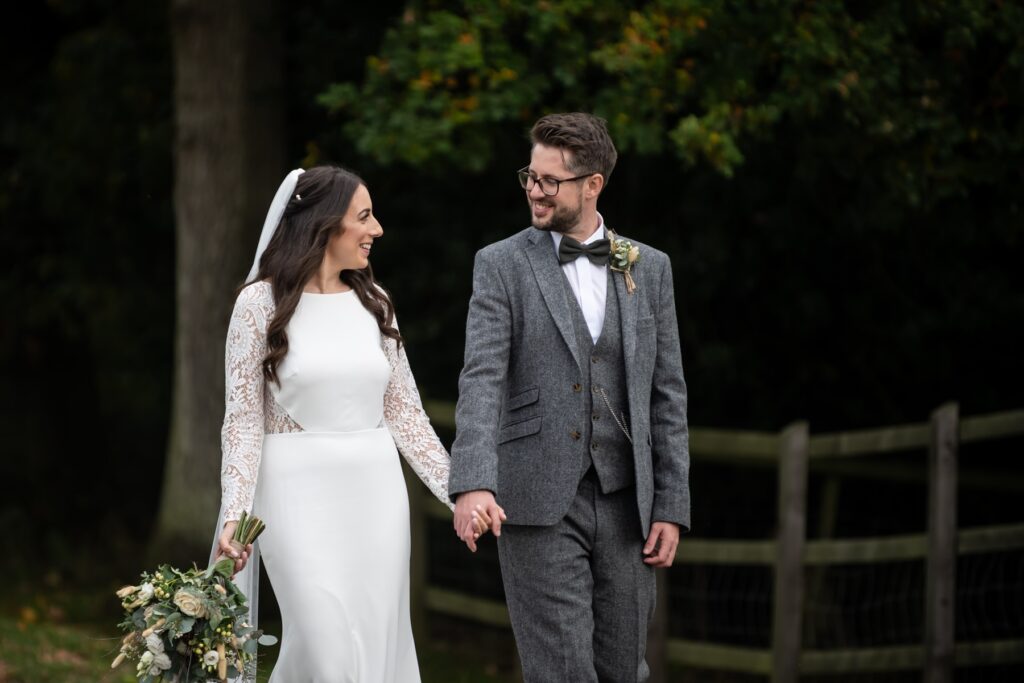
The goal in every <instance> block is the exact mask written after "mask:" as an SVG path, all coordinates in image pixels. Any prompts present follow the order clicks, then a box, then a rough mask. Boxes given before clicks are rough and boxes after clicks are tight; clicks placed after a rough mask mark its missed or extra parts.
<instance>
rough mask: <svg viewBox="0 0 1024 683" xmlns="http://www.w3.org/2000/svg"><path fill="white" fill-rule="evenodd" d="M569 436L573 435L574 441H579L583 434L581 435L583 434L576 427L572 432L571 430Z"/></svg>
mask: <svg viewBox="0 0 1024 683" xmlns="http://www.w3.org/2000/svg"><path fill="white" fill-rule="evenodd" d="M569 436H571V437H572V440H573V441H578V440H579V438H580V436H582V435H581V434H580V433H579V432H578V431H576V430H575V429H574V430H572V431H571V432H569Z"/></svg>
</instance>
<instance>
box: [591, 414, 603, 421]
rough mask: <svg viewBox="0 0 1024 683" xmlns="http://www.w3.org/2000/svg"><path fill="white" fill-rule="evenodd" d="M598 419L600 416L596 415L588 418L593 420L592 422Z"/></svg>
mask: <svg viewBox="0 0 1024 683" xmlns="http://www.w3.org/2000/svg"><path fill="white" fill-rule="evenodd" d="M599 417H601V416H600V415H598V414H597V413H594V414H593V415H591V416H590V419H591V420H593V421H594V422H597V419H598V418H599Z"/></svg>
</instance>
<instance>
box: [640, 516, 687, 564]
mask: <svg viewBox="0 0 1024 683" xmlns="http://www.w3.org/2000/svg"><path fill="white" fill-rule="evenodd" d="M678 545H679V525H678V524H673V523H672V522H654V523H653V524H651V533H650V535H649V536H648V537H647V543H645V544H644V564H649V565H651V566H653V567H671V566H672V561H673V560H674V559H676V546H678Z"/></svg>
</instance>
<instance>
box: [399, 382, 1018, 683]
mask: <svg viewBox="0 0 1024 683" xmlns="http://www.w3.org/2000/svg"><path fill="white" fill-rule="evenodd" d="M426 408H427V412H428V413H429V414H430V415H431V419H432V420H433V421H434V424H435V425H437V426H442V427H449V428H454V407H453V406H452V405H451V404H446V403H436V402H427V404H426ZM1019 436H1024V410H1017V411H1008V412H1001V413H995V414H990V415H984V416H977V417H969V418H965V419H962V420H961V419H960V417H959V408H958V406H957V405H956V404H955V403H950V404H946V405H943V406H941V407H939V408H938V409H936V410H935V411H934V412H933V414H932V416H931V420H930V421H929V422H928V423H922V424H912V425H902V426H894V427H886V428H882V429H870V430H858V431H849V432H839V433H827V434H817V435H811V434H810V433H809V428H808V425H807V423H806V422H796V423H793V424H791V425H789V426H788V427H786V428H785V429H783V430H782V431H781V432H779V433H770V432H752V431H726V430H717V429H701V428H692V429H691V433H690V449H691V457H692V458H693V459H694V460H695V461H701V460H706V461H713V462H735V463H742V464H743V465H745V466H758V465H760V466H764V467H771V468H777V471H778V511H777V512H778V534H777V537H776V538H775V539H773V540H763V541H739V540H719V539H701V538H693V537H684V539H683V540H682V542H681V543H680V545H679V550H678V553H677V556H676V565H677V566H679V565H687V564H691V565H693V564H699V565H755V566H756V565H760V566H765V567H771V568H773V571H774V576H775V581H774V591H773V595H772V608H773V610H772V611H773V623H772V639H771V648H770V649H767V648H749V647H738V646H735V645H726V644H718V643H714V642H704V641H694V640H682V639H677V638H670V637H668V634H667V619H666V613H667V610H668V604H669V596H668V581H667V580H666V577H665V576H664V574H663V573H661V574H660V575H659V580H658V616H657V617H656V619H655V624H654V626H653V627H652V632H651V634H650V637H649V647H648V661H649V662H650V663H651V669H652V683H658V682H660V681H664V680H665V679H666V674H665V669H666V667H665V664H666V662H672V663H675V664H679V665H683V666H686V667H693V668H695V669H705V670H719V671H734V672H741V673H746V674H760V675H763V676H766V677H770V678H771V680H772V681H777V682H780V683H781V682H788V681H796V680H797V678H798V676H799V675H800V674H817V675H821V674H845V673H867V672H883V671H886V672H888V671H900V670H918V671H921V672H923V676H924V680H925V681H927V682H929V683H932V682H934V683H946V682H949V681H952V680H953V670H954V667H955V666H973V665H985V664H1007V663H1020V662H1024V637H1015V638H1010V639H1002V640H988V641H974V642H969V643H956V642H955V640H954V616H955V615H954V607H955V602H956V601H955V595H954V592H955V587H956V577H955V572H956V560H957V557H958V555H959V556H966V555H971V554H979V553H995V552H1003V551H1012V550H1020V549H1024V522H1022V523H1015V524H1004V525H998V526H987V527H978V528H970V529H958V528H957V486H958V481H957V480H958V469H959V467H958V455H959V450H960V448H959V447H960V445H961V444H970V443H980V442H985V441H990V440H994V439H1002V438H1011V437H1019ZM918 449H920V450H926V451H927V453H928V456H927V457H928V465H927V485H928V522H927V524H928V527H927V533H922V534H910V535H898V536H888V537H881V538H857V539H842V540H832V539H823V540H807V534H806V527H807V523H806V519H807V481H808V469H809V468H811V467H815V468H817V469H819V470H823V471H825V472H830V473H833V474H836V475H842V474H844V473H848V472H849V471H850V469H851V466H854V463H855V460H856V459H857V458H858V457H862V456H869V455H876V456H877V455H885V454H890V453H897V452H905V451H913V450H918ZM869 465H870V467H871V468H872V470H873V471H874V470H878V471H880V472H881V473H882V475H883V476H887V477H890V478H895V479H899V478H901V477H903V478H911V477H915V476H918V475H917V474H916V473H912V472H908V471H907V470H906V468H901V466H899V464H898V463H897V464H895V465H893V466H891V467H888V468H886V467H885V466H884V464H883V466H882V467H881V469H880V470H879V465H878V463H870V464H869ZM975 476H976V477H979V478H983V479H985V478H987V479H986V481H987V483H989V484H992V485H995V486H1001V487H1003V488H1004V490H1005V487H1010V488H1011V489H1013V490H1016V491H1020V492H1021V493H1022V494H1024V480H1022V478H1021V476H1020V475H1019V474H1014V473H991V474H988V475H975ZM425 494H426V489H425V488H424V487H422V486H419V485H415V486H410V500H411V503H412V508H413V519H414V520H416V521H417V523H415V524H414V529H413V539H414V540H413V561H412V586H413V606H412V607H413V620H414V626H417V628H418V630H419V631H420V632H421V633H422V632H423V630H422V627H423V623H424V618H425V614H424V612H425V610H431V611H434V612H437V613H441V614H445V615H450V616H456V617H460V618H463V619H467V620H472V621H476V622H479V623H483V624H489V625H492V626H502V627H507V626H508V625H509V620H508V613H507V611H506V609H505V606H504V605H503V604H502V603H500V602H496V601H493V600H486V599H481V598H478V597H474V596H471V595H465V594H462V593H458V592H455V591H452V590H448V589H444V588H441V587H436V586H431V585H429V584H428V583H427V580H426V578H427V572H426V560H425V558H426V548H425V543H426V533H425V529H424V525H425V520H426V518H427V517H435V518H440V519H445V520H449V519H450V512H449V511H448V509H447V508H446V507H444V506H443V505H441V504H440V503H439V502H438V501H437V500H436V499H433V498H432V497H430V496H429V494H426V495H425ZM908 560H909V561H913V560H921V561H923V562H924V563H925V584H926V585H925V590H924V595H925V605H924V610H923V612H924V618H925V628H924V638H923V642H921V643H919V644H915V645H897V646H885V647H870V648H858V649H828V650H815V649H806V648H804V647H802V640H801V632H802V628H801V627H802V623H801V620H802V616H803V614H804V612H805V604H804V603H805V588H806V584H807V581H806V579H805V568H808V567H822V566H827V565H839V564H843V565H851V564H874V563H883V562H895V561H908ZM668 571H671V570H668ZM659 572H660V570H659ZM1022 635H1024V634H1022Z"/></svg>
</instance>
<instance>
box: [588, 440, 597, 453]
mask: <svg viewBox="0 0 1024 683" xmlns="http://www.w3.org/2000/svg"><path fill="white" fill-rule="evenodd" d="M590 450H592V451H596V450H597V444H596V443H595V442H593V441H591V442H590Z"/></svg>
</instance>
